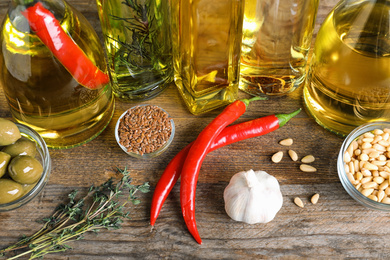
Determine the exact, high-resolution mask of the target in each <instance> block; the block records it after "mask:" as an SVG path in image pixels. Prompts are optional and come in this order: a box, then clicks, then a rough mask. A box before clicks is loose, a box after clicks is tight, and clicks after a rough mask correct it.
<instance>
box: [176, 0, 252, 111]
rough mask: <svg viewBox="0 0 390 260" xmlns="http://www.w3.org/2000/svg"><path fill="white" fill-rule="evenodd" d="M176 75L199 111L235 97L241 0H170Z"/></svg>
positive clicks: (187, 101) (183, 92) (190, 105)
mask: <svg viewBox="0 0 390 260" xmlns="http://www.w3.org/2000/svg"><path fill="white" fill-rule="evenodd" d="M171 6H172V35H173V36H172V37H173V38H172V41H173V64H174V80H175V83H176V86H177V88H178V90H179V93H180V94H181V96H182V98H183V100H184V102H185V104H186V105H187V107H188V109H189V111H190V112H191V113H193V114H201V113H205V112H207V111H210V110H212V109H215V108H217V107H221V106H224V105H227V104H229V103H231V102H233V101H234V100H236V98H237V95H238V82H239V68H240V67H239V62H240V61H239V59H240V46H241V36H242V17H243V12H244V1H242V0H215V1H209V0H198V1H186V0H173V1H171Z"/></svg>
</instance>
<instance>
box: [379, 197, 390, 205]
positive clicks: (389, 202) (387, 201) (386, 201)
mask: <svg viewBox="0 0 390 260" xmlns="http://www.w3.org/2000/svg"><path fill="white" fill-rule="evenodd" d="M381 202H382V203H385V204H390V198H389V197H384V198H383V199H382V200H381Z"/></svg>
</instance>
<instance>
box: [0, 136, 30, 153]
mask: <svg viewBox="0 0 390 260" xmlns="http://www.w3.org/2000/svg"><path fill="white" fill-rule="evenodd" d="M2 151H3V152H5V153H8V154H9V155H11V157H16V156H17V155H30V156H32V157H34V156H35V155H36V153H37V149H36V145H35V142H33V141H31V140H29V139H27V138H25V137H22V138H20V139H18V140H17V141H16V142H15V143H13V144H10V145H8V146H6V147H4V148H3V150H2Z"/></svg>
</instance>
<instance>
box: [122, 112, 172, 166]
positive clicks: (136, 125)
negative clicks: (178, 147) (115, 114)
mask: <svg viewBox="0 0 390 260" xmlns="http://www.w3.org/2000/svg"><path fill="white" fill-rule="evenodd" d="M174 135H175V124H174V122H173V119H172V118H171V117H170V116H169V114H168V113H167V112H166V111H165V110H164V109H162V108H161V107H158V106H155V105H148V104H144V105H137V106H134V107H132V108H130V109H128V110H127V111H125V112H124V113H123V114H122V115H121V116H120V117H119V119H118V121H117V123H116V126H115V139H116V141H117V143H118V145H119V146H120V147H121V149H122V150H123V151H124V152H125V153H127V154H128V155H130V156H132V157H135V158H139V159H149V158H153V157H156V156H158V155H160V154H162V153H163V152H164V151H166V149H167V148H168V146H169V145H170V144H171V142H172V140H173V137H174Z"/></svg>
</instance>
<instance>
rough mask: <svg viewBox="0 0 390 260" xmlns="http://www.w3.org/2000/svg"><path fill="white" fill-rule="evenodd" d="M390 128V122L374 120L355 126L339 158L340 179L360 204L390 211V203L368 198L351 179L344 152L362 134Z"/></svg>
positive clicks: (344, 143)
mask: <svg viewBox="0 0 390 260" xmlns="http://www.w3.org/2000/svg"><path fill="white" fill-rule="evenodd" d="M385 128H389V129H390V122H372V123H367V124H364V125H361V126H359V127H357V128H355V129H354V130H353V131H352V132H350V133H349V135H348V136H347V137H346V138H345V140H344V142H343V144H342V145H341V149H340V152H339V155H338V158H337V171H338V175H339V179H340V181H341V184H342V185H343V187H344V189H345V190H346V191H347V193H348V194H349V195H350V196H351V197H352V198H353V199H355V200H356V201H357V202H359V203H360V204H362V205H364V206H366V207H368V208H371V209H376V210H382V211H390V204H386V203H382V202H377V201H375V200H373V199H370V198H368V197H367V196H365V195H363V194H362V193H361V192H360V191H359V190H358V189H357V188H356V187H355V186H354V184H353V183H352V182H351V181H350V179H349V178H348V176H347V172H346V167H348V166H346V163H345V162H344V153H345V152H346V151H347V149H348V147H349V146H350V144H351V143H352V142H353V141H354V140H356V139H357V138H359V137H360V136H361V135H363V134H365V133H367V132H372V131H374V130H375V129H381V130H383V129H385ZM389 141H390V139H389Z"/></svg>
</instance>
